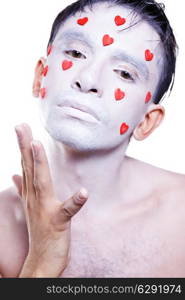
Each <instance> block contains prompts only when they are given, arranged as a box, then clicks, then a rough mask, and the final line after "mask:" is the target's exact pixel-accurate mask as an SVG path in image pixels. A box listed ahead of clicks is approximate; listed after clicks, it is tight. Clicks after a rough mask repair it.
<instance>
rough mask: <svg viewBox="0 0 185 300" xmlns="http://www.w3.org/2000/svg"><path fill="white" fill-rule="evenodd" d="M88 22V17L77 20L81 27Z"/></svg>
mask: <svg viewBox="0 0 185 300" xmlns="http://www.w3.org/2000/svg"><path fill="white" fill-rule="evenodd" d="M87 22H88V18H87V17H85V18H82V19H78V20H77V23H78V24H79V25H81V26H83V25H85V24H86V23H87Z"/></svg>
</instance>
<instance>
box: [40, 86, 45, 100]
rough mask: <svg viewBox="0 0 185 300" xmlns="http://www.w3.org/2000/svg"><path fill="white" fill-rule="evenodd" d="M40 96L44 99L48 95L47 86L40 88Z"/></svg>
mask: <svg viewBox="0 0 185 300" xmlns="http://www.w3.org/2000/svg"><path fill="white" fill-rule="evenodd" d="M40 96H41V98H42V99H44V97H45V96H46V89H45V88H41V89H40Z"/></svg>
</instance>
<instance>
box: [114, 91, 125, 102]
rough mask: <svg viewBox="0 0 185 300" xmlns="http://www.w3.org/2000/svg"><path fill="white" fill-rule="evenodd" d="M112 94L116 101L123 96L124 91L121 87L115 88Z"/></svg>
mask: <svg viewBox="0 0 185 300" xmlns="http://www.w3.org/2000/svg"><path fill="white" fill-rule="evenodd" d="M114 96H115V99H116V100H117V101H119V100H121V99H123V98H124V97H125V93H124V92H123V91H122V90H121V89H117V90H115V93H114Z"/></svg>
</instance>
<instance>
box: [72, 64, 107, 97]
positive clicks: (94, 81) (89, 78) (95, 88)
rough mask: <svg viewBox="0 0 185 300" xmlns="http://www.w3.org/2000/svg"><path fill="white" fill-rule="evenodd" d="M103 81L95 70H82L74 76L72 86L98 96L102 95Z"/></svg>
mask: <svg viewBox="0 0 185 300" xmlns="http://www.w3.org/2000/svg"><path fill="white" fill-rule="evenodd" d="M100 85H101V82H100V80H98V78H97V74H96V72H95V70H94V71H93V70H90V69H86V70H84V69H83V70H81V72H80V73H79V74H78V75H77V76H76V77H75V78H74V80H73V82H72V88H74V89H76V90H78V91H81V92H83V93H91V94H94V95H96V96H97V97H101V96H102V88H101V86H100Z"/></svg>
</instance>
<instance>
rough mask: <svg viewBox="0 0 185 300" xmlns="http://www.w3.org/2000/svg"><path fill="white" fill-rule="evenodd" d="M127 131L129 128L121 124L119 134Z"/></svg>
mask: <svg viewBox="0 0 185 300" xmlns="http://www.w3.org/2000/svg"><path fill="white" fill-rule="evenodd" d="M128 129H129V126H128V125H127V124H126V123H122V124H121V127H120V134H124V133H125V132H127V130H128Z"/></svg>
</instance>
